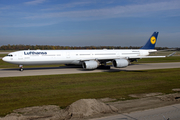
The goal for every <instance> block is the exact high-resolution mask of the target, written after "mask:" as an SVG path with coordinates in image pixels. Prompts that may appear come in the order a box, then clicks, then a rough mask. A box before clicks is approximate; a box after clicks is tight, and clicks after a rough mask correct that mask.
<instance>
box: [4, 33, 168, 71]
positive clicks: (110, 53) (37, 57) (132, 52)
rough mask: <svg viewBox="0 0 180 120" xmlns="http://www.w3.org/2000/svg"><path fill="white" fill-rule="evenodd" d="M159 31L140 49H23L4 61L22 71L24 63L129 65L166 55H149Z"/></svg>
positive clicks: (88, 66)
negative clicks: (109, 63) (144, 59)
mask: <svg viewBox="0 0 180 120" xmlns="http://www.w3.org/2000/svg"><path fill="white" fill-rule="evenodd" d="M157 37H158V32H154V33H153V34H152V35H151V37H150V38H149V40H148V41H147V43H146V44H145V45H144V46H143V47H142V48H140V49H112V50H107V49H103V50H21V51H16V52H12V53H9V54H8V55H7V56H5V57H4V58H2V60H3V61H5V62H8V63H12V64H17V65H19V67H20V71H23V65H44V64H74V65H82V67H83V69H96V68H97V67H99V66H102V65H103V66H106V63H107V62H112V65H113V66H114V67H116V68H123V67H127V66H128V65H129V63H130V62H133V61H136V60H137V59H141V58H160V57H166V56H148V55H149V54H150V53H151V52H156V51H157V50H155V49H154V48H155V45H156V42H157Z"/></svg>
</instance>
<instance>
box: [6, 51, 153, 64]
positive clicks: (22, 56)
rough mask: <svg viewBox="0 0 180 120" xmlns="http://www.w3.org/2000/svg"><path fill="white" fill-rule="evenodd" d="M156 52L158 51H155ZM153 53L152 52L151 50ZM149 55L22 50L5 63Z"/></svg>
mask: <svg viewBox="0 0 180 120" xmlns="http://www.w3.org/2000/svg"><path fill="white" fill-rule="evenodd" d="M153 51H156V50H153ZM151 52H152V50H151ZM147 55H149V50H141V49H131V50H107V49H104V50H22V51H17V52H12V53H9V54H8V55H7V56H6V57H4V58H3V60H4V61H6V62H9V63H12V64H18V65H41V64H81V62H82V61H89V60H98V61H108V60H109V61H111V60H113V59H119V58H123V59H128V58H130V57H134V58H136V57H137V58H139V57H140V56H147Z"/></svg>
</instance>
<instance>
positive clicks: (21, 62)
mask: <svg viewBox="0 0 180 120" xmlns="http://www.w3.org/2000/svg"><path fill="white" fill-rule="evenodd" d="M72 62H73V61H72V60H48V61H46V60H43V61H38V60H37V61H35V60H34V61H12V62H9V63H12V64H17V65H45V64H71V63H72Z"/></svg>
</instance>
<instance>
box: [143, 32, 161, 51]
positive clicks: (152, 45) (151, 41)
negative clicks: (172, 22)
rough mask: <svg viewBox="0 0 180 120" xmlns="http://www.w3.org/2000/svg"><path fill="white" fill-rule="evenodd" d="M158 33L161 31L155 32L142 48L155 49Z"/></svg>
mask: <svg viewBox="0 0 180 120" xmlns="http://www.w3.org/2000/svg"><path fill="white" fill-rule="evenodd" d="M158 33H159V32H154V33H153V34H152V35H151V37H150V38H149V40H148V41H147V43H146V44H145V45H144V46H143V47H142V48H141V49H154V48H155V45H156V42H157V37H158Z"/></svg>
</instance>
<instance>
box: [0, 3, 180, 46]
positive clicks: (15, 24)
mask: <svg viewBox="0 0 180 120" xmlns="http://www.w3.org/2000/svg"><path fill="white" fill-rule="evenodd" d="M154 31H157V32H159V35H158V40H157V41H158V42H157V44H156V46H157V47H180V0H0V46H2V45H7V44H10V45H19V44H24V45H59V46H143V45H144V44H145V43H146V41H147V40H148V39H149V37H150V36H151V35H152V33H153V32H154Z"/></svg>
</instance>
